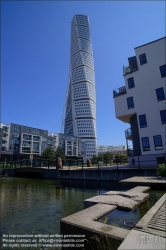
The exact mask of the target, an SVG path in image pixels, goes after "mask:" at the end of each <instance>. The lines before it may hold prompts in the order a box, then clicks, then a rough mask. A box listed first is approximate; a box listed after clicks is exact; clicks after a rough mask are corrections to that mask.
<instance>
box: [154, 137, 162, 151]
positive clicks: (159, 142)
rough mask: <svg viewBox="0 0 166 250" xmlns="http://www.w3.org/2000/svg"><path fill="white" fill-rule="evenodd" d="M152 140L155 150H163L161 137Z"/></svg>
mask: <svg viewBox="0 0 166 250" xmlns="http://www.w3.org/2000/svg"><path fill="white" fill-rule="evenodd" d="M153 140H154V146H155V150H161V149H163V143H162V139H161V135H155V136H153Z"/></svg>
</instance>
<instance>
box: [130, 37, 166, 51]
mask: <svg viewBox="0 0 166 250" xmlns="http://www.w3.org/2000/svg"><path fill="white" fill-rule="evenodd" d="M165 38H166V36H164V37H162V38H160V39H157V40H155V41H152V42H150V43H145V44H143V45H140V46H138V47H135V48H134V49H137V48H140V47H143V46H146V45H148V44H151V43H155V42H158V41H159V40H162V39H165Z"/></svg>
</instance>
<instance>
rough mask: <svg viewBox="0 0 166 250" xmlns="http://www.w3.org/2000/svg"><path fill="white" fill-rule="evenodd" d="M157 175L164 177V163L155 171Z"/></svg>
mask: <svg viewBox="0 0 166 250" xmlns="http://www.w3.org/2000/svg"><path fill="white" fill-rule="evenodd" d="M157 174H158V175H159V176H161V177H166V162H165V163H163V164H161V165H159V167H158V169H157Z"/></svg>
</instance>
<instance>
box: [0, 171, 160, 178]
mask: <svg viewBox="0 0 166 250" xmlns="http://www.w3.org/2000/svg"><path fill="white" fill-rule="evenodd" d="M3 174H7V175H8V176H19V177H21V176H22V177H26V176H28V177H36V178H37V177H38V178H43V179H73V180H96V181H101V180H102V181H120V180H124V179H127V178H130V177H134V176H157V174H156V170H155V169H140V170H139V169H132V170H131V169H123V170H55V169H40V168H39V169H37V168H24V169H4V172H3Z"/></svg>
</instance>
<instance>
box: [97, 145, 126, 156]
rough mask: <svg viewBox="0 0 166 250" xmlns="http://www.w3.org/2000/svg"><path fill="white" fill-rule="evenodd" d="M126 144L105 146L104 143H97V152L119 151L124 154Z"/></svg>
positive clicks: (115, 152)
mask: <svg viewBox="0 0 166 250" xmlns="http://www.w3.org/2000/svg"><path fill="white" fill-rule="evenodd" d="M126 149H127V147H126V145H119V146H106V145H97V153H98V154H100V153H106V152H110V153H113V154H117V153H121V154H126Z"/></svg>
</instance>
